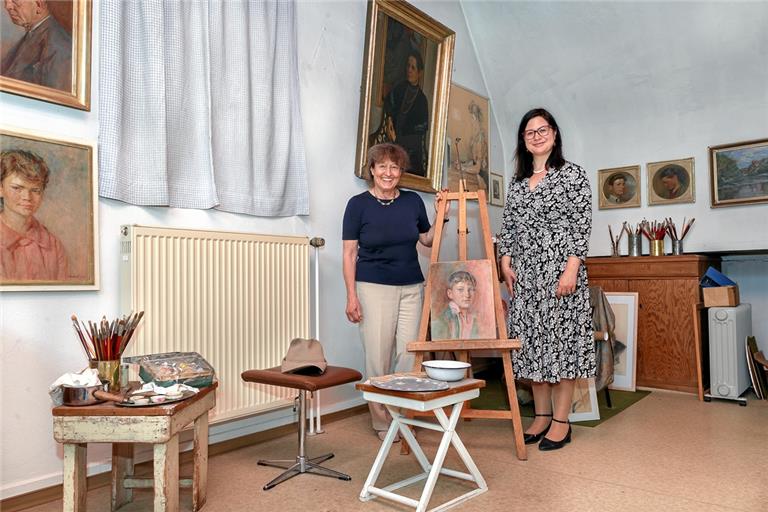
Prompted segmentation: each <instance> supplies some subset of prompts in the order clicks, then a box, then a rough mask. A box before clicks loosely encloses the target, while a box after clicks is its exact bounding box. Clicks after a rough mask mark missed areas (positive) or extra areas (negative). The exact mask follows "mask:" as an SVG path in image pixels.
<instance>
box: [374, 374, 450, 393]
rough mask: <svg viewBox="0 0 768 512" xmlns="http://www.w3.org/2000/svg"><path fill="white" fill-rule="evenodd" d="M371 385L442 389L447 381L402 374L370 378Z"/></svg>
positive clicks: (395, 388) (422, 389) (387, 387)
mask: <svg viewBox="0 0 768 512" xmlns="http://www.w3.org/2000/svg"><path fill="white" fill-rule="evenodd" d="M371 385H373V386H375V387H377V388H379V389H387V390H390V391H443V390H445V389H448V387H449V386H448V383H447V382H444V381H440V380H434V379H427V378H424V377H414V376H411V375H403V376H400V377H392V378H387V379H371Z"/></svg>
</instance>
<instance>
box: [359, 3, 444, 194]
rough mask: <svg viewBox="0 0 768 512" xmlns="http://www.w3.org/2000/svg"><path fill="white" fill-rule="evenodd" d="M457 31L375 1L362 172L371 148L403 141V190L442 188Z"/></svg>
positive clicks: (406, 7)
mask: <svg viewBox="0 0 768 512" xmlns="http://www.w3.org/2000/svg"><path fill="white" fill-rule="evenodd" d="M455 38H456V34H455V33H454V31H453V30H450V29H449V28H447V27H445V26H443V25H442V24H441V23H440V22H438V21H436V20H434V19H432V18H430V17H429V16H427V15H426V14H424V13H423V12H421V11H420V10H418V9H416V8H415V7H413V6H412V5H410V4H408V3H406V2H402V1H397V0H372V1H370V2H368V21H367V25H366V41H365V54H364V59H363V81H362V86H361V91H362V94H361V95H360V116H359V120H358V140H357V157H356V159H355V161H356V166H355V174H356V175H357V176H358V177H359V178H368V177H369V175H370V169H368V149H369V148H370V147H371V146H374V145H376V144H381V143H393V144H398V145H399V146H402V148H403V149H405V151H406V152H407V153H408V160H409V161H410V164H409V166H408V168H407V169H406V170H405V172H404V173H403V176H402V177H401V178H400V185H401V186H402V187H404V188H410V189H414V190H421V191H424V192H436V191H437V190H439V189H440V188H441V183H442V174H443V159H444V156H445V151H446V146H447V145H446V144H445V143H444V141H445V126H446V121H447V117H448V96H449V94H450V86H451V68H452V63H453V48H454V41H455Z"/></svg>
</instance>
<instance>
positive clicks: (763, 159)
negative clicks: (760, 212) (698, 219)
mask: <svg viewBox="0 0 768 512" xmlns="http://www.w3.org/2000/svg"><path fill="white" fill-rule="evenodd" d="M709 171H710V179H711V182H712V207H713V208H719V207H721V206H738V205H743V204H758V203H768V139H763V140H753V141H748V142H738V143H735V144H722V145H720V146H712V147H710V148H709Z"/></svg>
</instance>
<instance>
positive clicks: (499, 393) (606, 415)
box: [472, 374, 650, 427]
mask: <svg viewBox="0 0 768 512" xmlns="http://www.w3.org/2000/svg"><path fill="white" fill-rule="evenodd" d="M476 378H478V379H482V378H485V379H486V380H485V387H484V388H482V389H481V390H480V396H479V397H477V398H475V399H474V400H472V408H473V409H490V410H496V411H508V410H509V402H508V401H507V389H506V388H505V387H504V386H503V385H502V382H501V379H500V378H499V377H498V376H496V375H486V376H484V375H483V374H479V375H476ZM649 394H650V391H635V392H632V391H619V390H616V389H612V390H611V405H612V406H613V407H611V408H610V409H609V408H608V406H607V405H606V403H605V391H598V393H597V405H598V407H599V409H600V419H599V420H592V421H580V422H578V423H577V425H579V426H583V427H596V426H597V425H599V424H601V423H602V422H604V421H606V420H609V419H611V418H613V417H614V416H616V415H617V414H619V413H620V412H621V411H623V410H624V409H626V408H627V407H629V406H631V405H632V404H634V403H637V402H638V401H640V400H642V399H643V398H645V397H646V396H648V395H649ZM520 414H521V415H523V416H527V417H529V418H533V402H531V403H529V404H525V405H520Z"/></svg>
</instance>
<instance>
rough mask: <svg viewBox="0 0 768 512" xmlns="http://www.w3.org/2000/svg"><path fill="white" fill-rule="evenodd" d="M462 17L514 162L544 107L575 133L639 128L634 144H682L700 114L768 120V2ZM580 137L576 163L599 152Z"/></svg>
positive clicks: (511, 8) (538, 5) (515, 5)
mask: <svg viewBox="0 0 768 512" xmlns="http://www.w3.org/2000/svg"><path fill="white" fill-rule="evenodd" d="M461 5H462V9H463V10H464V13H465V17H466V20H467V25H468V27H469V31H470V33H471V36H472V38H473V41H474V45H475V48H476V51H477V55H478V60H479V62H480V66H481V68H482V70H483V74H484V76H485V80H486V82H487V83H486V86H487V89H488V91H489V95H490V97H491V102H492V108H493V109H494V112H495V116H496V119H497V122H498V129H499V132H500V134H501V138H502V140H503V144H504V153H505V157H506V159H507V161H509V159H511V157H512V156H513V152H514V146H515V133H516V129H517V123H518V122H519V119H520V117H521V116H522V114H523V113H525V112H526V111H527V110H528V109H529V108H533V107H535V106H544V107H546V108H548V109H550V110H551V111H552V112H553V113H554V112H556V113H557V114H556V116H557V117H558V121H559V122H560V124H561V125H562V126H564V127H567V128H569V129H571V130H573V129H578V130H596V129H597V130H600V132H601V133H602V134H604V135H610V134H612V133H613V134H615V133H616V132H617V131H620V130H626V128H627V126H628V124H630V123H631V125H632V128H633V132H635V130H636V132H637V133H654V132H655V133H659V134H660V135H665V136H669V137H674V136H676V135H679V134H680V131H681V130H683V129H688V128H691V127H690V126H689V125H688V124H687V123H688V122H689V121H691V119H692V117H691V116H693V117H696V115H697V114H696V113H697V112H698V113H699V114H701V113H702V112H707V114H708V117H713V116H712V115H710V114H716V116H715V117H717V116H719V115H721V114H722V113H723V112H724V111H727V109H728V108H729V107H730V106H733V105H738V107H739V109H740V110H749V107H750V106H752V107H754V111H753V114H752V115H760V111H762V115H763V116H766V112H765V105H766V100H767V99H768V65H766V62H768V60H766V59H767V58H768V32H766V31H765V27H766V26H768V2H748V3H736V2H650V1H643V0H640V1H632V2H628V1H618V0H617V1H610V2H593V1H577V2H573V1H567V2H554V1H477V0H463V1H462V2H461ZM760 27H762V28H760ZM734 71H735V73H734ZM745 102H746V104H745ZM757 122H758V123H759V121H757ZM594 123H599V126H595V125H594ZM767 124H768V121H763V126H765V125H767ZM569 135H571V137H569V139H566V140H567V142H568V143H569V144H568V146H569V147H568V149H569V153H570V154H574V153H575V154H576V155H579V154H580V153H583V152H589V151H587V150H588V148H587V147H585V144H588V143H589V141H587V140H585V139H584V138H583V137H581V136H574V135H578V134H574V133H571V134H569ZM735 139H738V137H735ZM670 141H671V139H670V138H664V137H659V139H658V141H657V142H654V141H650V142H649V143H650V144H651V146H652V147H653V146H654V145H658V146H659V147H666V146H668V145H669V144H670ZM601 149H607V148H601ZM608 160H610V159H608ZM616 160H617V162H620V159H619V158H618V156H617V158H616ZM607 163H608V162H600V163H597V164H598V165H603V164H607Z"/></svg>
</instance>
